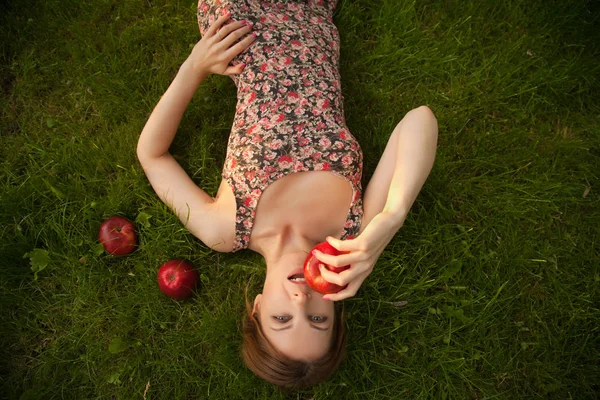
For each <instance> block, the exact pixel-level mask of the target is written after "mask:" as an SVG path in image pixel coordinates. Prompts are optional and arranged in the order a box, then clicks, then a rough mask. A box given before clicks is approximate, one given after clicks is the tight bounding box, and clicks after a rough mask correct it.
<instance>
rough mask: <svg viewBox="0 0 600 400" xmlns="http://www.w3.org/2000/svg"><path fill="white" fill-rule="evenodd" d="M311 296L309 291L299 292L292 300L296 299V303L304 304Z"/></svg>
mask: <svg viewBox="0 0 600 400" xmlns="http://www.w3.org/2000/svg"><path fill="white" fill-rule="evenodd" d="M309 296H310V295H309V294H308V293H302V292H297V293H294V295H293V296H292V300H294V302H296V303H299V304H304V303H306V300H308V297H309Z"/></svg>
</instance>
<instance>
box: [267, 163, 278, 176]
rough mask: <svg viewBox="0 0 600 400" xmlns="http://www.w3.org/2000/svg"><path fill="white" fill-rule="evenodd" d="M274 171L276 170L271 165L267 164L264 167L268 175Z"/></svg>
mask: <svg viewBox="0 0 600 400" xmlns="http://www.w3.org/2000/svg"><path fill="white" fill-rule="evenodd" d="M275 171H277V169H276V168H275V167H274V166H272V165H267V166H266V167H265V172H266V173H267V174H269V175H270V174H272V173H273V172H275Z"/></svg>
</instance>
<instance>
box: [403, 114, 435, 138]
mask: <svg viewBox="0 0 600 400" xmlns="http://www.w3.org/2000/svg"><path fill="white" fill-rule="evenodd" d="M409 112H410V113H415V114H417V117H418V118H419V120H420V121H421V125H422V127H423V128H424V129H423V130H422V132H426V133H427V134H428V135H430V136H431V139H432V140H433V141H435V143H436V144H437V138H438V122H437V118H436V117H435V114H434V113H433V111H431V108H429V107H427V106H421V107H418V108H415V109H414V110H411V111H409Z"/></svg>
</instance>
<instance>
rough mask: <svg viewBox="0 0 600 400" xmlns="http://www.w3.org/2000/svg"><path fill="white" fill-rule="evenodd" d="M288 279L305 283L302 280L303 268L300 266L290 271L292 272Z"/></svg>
mask: <svg viewBox="0 0 600 400" xmlns="http://www.w3.org/2000/svg"><path fill="white" fill-rule="evenodd" d="M288 281H290V282H292V283H295V284H297V285H306V281H305V280H304V268H302V267H300V268H296V269H295V270H294V271H292V273H291V274H289V275H288Z"/></svg>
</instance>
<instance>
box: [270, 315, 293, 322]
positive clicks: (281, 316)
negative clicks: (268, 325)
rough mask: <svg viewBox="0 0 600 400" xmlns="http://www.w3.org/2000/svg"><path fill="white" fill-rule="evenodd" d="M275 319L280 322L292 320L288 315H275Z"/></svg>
mask: <svg viewBox="0 0 600 400" xmlns="http://www.w3.org/2000/svg"><path fill="white" fill-rule="evenodd" d="M273 318H274V319H275V320H277V321H278V322H287V321H289V320H290V317H288V316H286V315H274V316H273Z"/></svg>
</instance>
